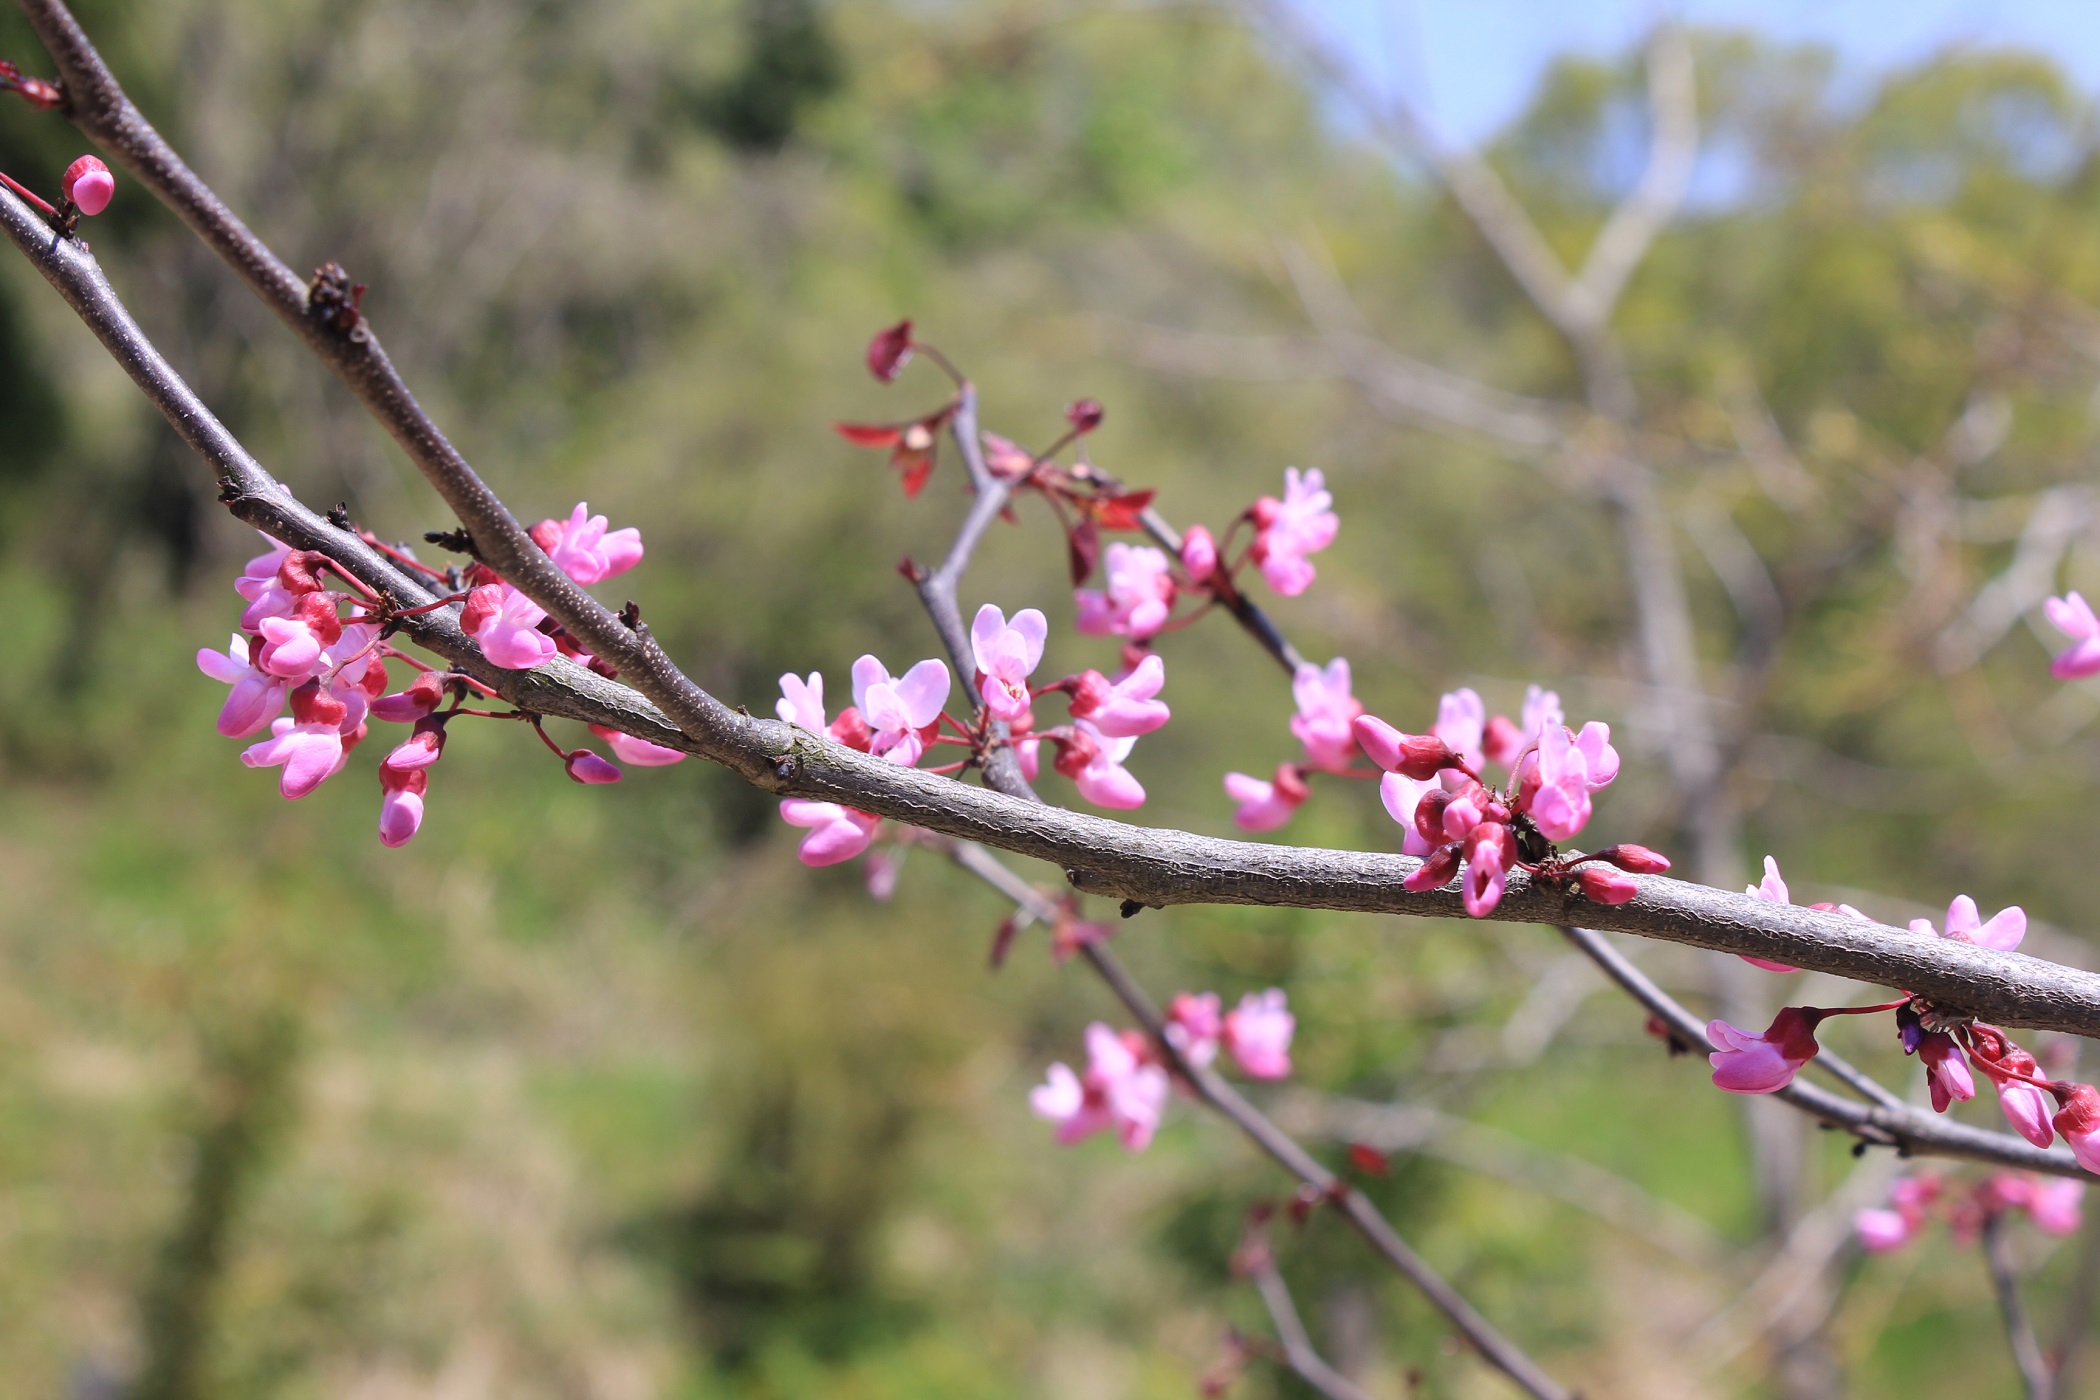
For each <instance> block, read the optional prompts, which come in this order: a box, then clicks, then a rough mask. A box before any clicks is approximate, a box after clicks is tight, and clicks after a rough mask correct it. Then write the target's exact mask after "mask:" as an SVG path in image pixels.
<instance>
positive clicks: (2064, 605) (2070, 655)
mask: <svg viewBox="0 0 2100 1400" xmlns="http://www.w3.org/2000/svg"><path fill="white" fill-rule="evenodd" d="M2042 613H2043V615H2044V616H2046V617H2047V618H2048V619H2049V622H2050V624H2051V625H2052V626H2054V627H2055V628H2056V630H2057V631H2059V632H2061V633H2063V634H2064V635H2065V636H2066V637H2069V638H2070V639H2071V649H2070V650H2069V651H2066V652H2064V653H2063V654H2062V655H2061V656H2058V657H2057V658H2056V660H2055V661H2054V662H2053V663H2051V665H2050V667H2049V670H2050V673H2051V674H2052V675H2054V676H2055V677H2056V678H2057V679H2058V680H2060V681H2076V680H2083V679H2085V678H2086V677H2087V676H2091V675H2100V618H2096V617H2094V616H2093V609H2092V606H2091V605H2090V604H2088V603H2087V602H2086V601H2085V599H2084V597H2082V596H2081V595H2079V594H2077V593H2073V594H2071V595H2070V596H2069V597H2066V598H2051V599H2050V600H2049V601H2048V602H2046V603H2044V604H2042Z"/></svg>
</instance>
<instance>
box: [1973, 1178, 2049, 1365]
mask: <svg viewBox="0 0 2100 1400" xmlns="http://www.w3.org/2000/svg"><path fill="white" fill-rule="evenodd" d="M2005 1220H2006V1213H2005V1212H2004V1211H1996V1210H1994V1211H1992V1212H1991V1213H1990V1214H1988V1215H1986V1216H1985V1217H1984V1220H1983V1258H1984V1263H1985V1264H1986V1265H1988V1266H1989V1268H1990V1271H1991V1290H1992V1292H1994V1293H1996V1294H1997V1295H1998V1316H1999V1317H2000V1318H2001V1319H2003V1320H2004V1322H2005V1340H2006V1341H2007V1343H2009V1344H2010V1345H2011V1347H2012V1354H2013V1364H2014V1365H2015V1366H2017V1367H2019V1369H2020V1384H2021V1385H2022V1386H2023V1387H2025V1391H2026V1396H2027V1400H2050V1396H2051V1395H2052V1394H2053V1393H2054V1392H2055V1385H2054V1383H2053V1382H2054V1377H2052V1376H2051V1375H2050V1374H2049V1363H2048V1362H2047V1361H2046V1360H2044V1359H2043V1357H2042V1347H2041V1343H2039V1342H2037V1341H2036V1340H2035V1338H2034V1323H2033V1321H2032V1320H2031V1319H2029V1317H2028V1316H2027V1307H2026V1304H2024V1303H2023V1302H2021V1301H2020V1278H2019V1275H2018V1274H2017V1273H2016V1272H2015V1271H2014V1269H2013V1259H2012V1249H2011V1244H2010V1242H2009V1241H2008V1240H2007V1238H2006V1232H2005Z"/></svg>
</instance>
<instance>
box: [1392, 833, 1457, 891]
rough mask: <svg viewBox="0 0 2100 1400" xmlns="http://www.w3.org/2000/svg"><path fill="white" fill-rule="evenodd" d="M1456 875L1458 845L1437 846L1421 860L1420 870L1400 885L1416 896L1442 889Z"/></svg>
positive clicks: (1454, 843)
mask: <svg viewBox="0 0 2100 1400" xmlns="http://www.w3.org/2000/svg"><path fill="white" fill-rule="evenodd" d="M1457 873H1458V845H1457V843H1456V842H1453V843H1452V844H1451V845H1449V846H1439V847H1437V848H1436V849H1435V850H1433V851H1431V852H1430V853H1429V854H1428V855H1427V856H1425V857H1423V859H1422V868H1421V869H1420V870H1417V871H1416V872H1415V873H1414V874H1412V875H1410V876H1408V877H1407V878H1406V879H1405V880H1402V881H1401V882H1400V883H1401V884H1402V885H1404V886H1406V887H1407V888H1408V889H1411V890H1413V891H1414V892H1415V893H1416V894H1420V893H1422V892H1423V891H1424V890H1435V889H1442V888H1443V887H1444V886H1445V885H1448V884H1450V883H1451V877H1452V876H1453V875H1456V874H1457Z"/></svg>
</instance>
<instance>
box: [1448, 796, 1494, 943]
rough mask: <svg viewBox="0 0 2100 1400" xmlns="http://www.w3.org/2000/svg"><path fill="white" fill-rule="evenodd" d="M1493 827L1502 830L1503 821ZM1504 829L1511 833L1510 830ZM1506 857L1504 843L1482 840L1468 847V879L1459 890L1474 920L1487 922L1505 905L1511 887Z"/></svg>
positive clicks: (1467, 910) (1468, 912)
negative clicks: (1497, 908) (1505, 894)
mask: <svg viewBox="0 0 2100 1400" xmlns="http://www.w3.org/2000/svg"><path fill="white" fill-rule="evenodd" d="M1454 805H1455V804H1454ZM1447 814H1448V811H1447ZM1492 825H1495V826H1497V827H1501V824H1500V823H1499V822H1498V823H1492ZM1501 829H1502V830H1503V831H1507V830H1508V828H1507V827H1501ZM1506 857H1507V852H1506V851H1505V850H1504V848H1503V843H1501V842H1497V841H1482V842H1480V843H1478V844H1477V845H1469V846H1468V847H1467V849H1466V877H1465V880H1464V881H1463V882H1462V883H1461V885H1460V886H1459V889H1460V893H1461V896H1462V897H1463V898H1464V900H1465V904H1466V913H1467V914H1469V915H1471V916H1472V917H1473V918H1476V919H1485V918H1486V917H1487V916H1488V915H1490V914H1492V913H1494V912H1495V906H1496V905H1498V904H1500V903H1501V902H1502V896H1503V894H1504V893H1505V892H1506V891H1507V890H1508V888H1509V867H1508V864H1507V859H1506Z"/></svg>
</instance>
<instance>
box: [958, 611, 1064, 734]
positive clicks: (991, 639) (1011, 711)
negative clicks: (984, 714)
mask: <svg viewBox="0 0 2100 1400" xmlns="http://www.w3.org/2000/svg"><path fill="white" fill-rule="evenodd" d="M1049 635H1050V623H1049V621H1048V619H1046V618H1045V617H1044V616H1043V615H1042V613H1041V612H1039V611H1037V610H1036V609H1034V608H1023V609H1021V610H1020V611H1019V612H1017V613H1015V614H1014V620H1013V623H1012V625H1011V626H1009V625H1008V624H1007V621H1006V614H1005V613H1003V612H1001V611H1000V610H999V609H998V608H996V607H994V606H993V605H992V604H990V603H986V604H985V605H984V606H983V607H981V608H979V609H978V610H977V617H976V620H975V621H973V622H972V623H971V624H970V651H971V653H972V655H973V656H974V657H975V658H976V661H977V674H978V681H977V690H978V694H979V695H981V696H983V697H984V707H985V709H987V710H989V711H990V712H991V716H992V718H993V719H1001V720H1016V719H1019V718H1020V717H1021V716H1022V715H1025V714H1027V713H1028V699H1029V696H1028V678H1029V677H1030V676H1031V675H1033V674H1034V673H1035V668H1036V667H1037V666H1038V665H1040V664H1041V662H1042V659H1043V641H1044V639H1045V638H1047V637H1048V636H1049ZM941 698H942V699H943V700H946V699H947V692H946V691H945V690H944V691H943V692H942V693H941Z"/></svg>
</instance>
